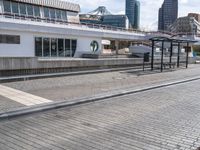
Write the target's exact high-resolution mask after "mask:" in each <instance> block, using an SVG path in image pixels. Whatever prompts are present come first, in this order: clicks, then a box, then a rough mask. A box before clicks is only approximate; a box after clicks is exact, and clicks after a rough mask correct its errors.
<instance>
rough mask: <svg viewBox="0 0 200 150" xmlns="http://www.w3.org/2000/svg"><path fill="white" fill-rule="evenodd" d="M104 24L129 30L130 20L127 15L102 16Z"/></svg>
mask: <svg viewBox="0 0 200 150" xmlns="http://www.w3.org/2000/svg"><path fill="white" fill-rule="evenodd" d="M101 20H102V24H103V25H109V26H113V27H121V28H125V29H128V27H129V20H128V17H127V16H126V15H105V16H102V19H101Z"/></svg>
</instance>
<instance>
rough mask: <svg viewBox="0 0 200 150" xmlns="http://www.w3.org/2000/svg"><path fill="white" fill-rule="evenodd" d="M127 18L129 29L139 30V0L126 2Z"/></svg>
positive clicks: (127, 0)
mask: <svg viewBox="0 0 200 150" xmlns="http://www.w3.org/2000/svg"><path fill="white" fill-rule="evenodd" d="M126 16H127V17H128V19H129V23H130V25H129V27H130V28H133V29H138V28H139V26H140V2H139V1H137V0H126Z"/></svg>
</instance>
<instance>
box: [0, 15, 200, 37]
mask: <svg viewBox="0 0 200 150" xmlns="http://www.w3.org/2000/svg"><path fill="white" fill-rule="evenodd" d="M0 16H3V17H4V18H13V19H19V20H29V21H35V22H44V23H52V24H62V25H73V26H78V27H81V28H91V29H101V30H108V31H121V32H128V33H136V34H143V35H155V36H172V37H173V36H178V35H185V36H192V35H195V36H197V37H200V34H194V33H191V32H189V33H186V32H183V33H172V32H168V31H142V30H137V29H126V28H122V27H115V26H109V25H102V24H91V23H76V22H68V21H65V20H60V19H50V18H41V17H34V16H24V15H19V14H12V13H0Z"/></svg>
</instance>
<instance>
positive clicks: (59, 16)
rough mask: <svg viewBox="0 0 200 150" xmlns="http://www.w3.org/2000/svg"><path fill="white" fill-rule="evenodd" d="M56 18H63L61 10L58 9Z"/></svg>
mask: <svg viewBox="0 0 200 150" xmlns="http://www.w3.org/2000/svg"><path fill="white" fill-rule="evenodd" d="M56 18H57V19H58V20H61V11H60V10H56Z"/></svg>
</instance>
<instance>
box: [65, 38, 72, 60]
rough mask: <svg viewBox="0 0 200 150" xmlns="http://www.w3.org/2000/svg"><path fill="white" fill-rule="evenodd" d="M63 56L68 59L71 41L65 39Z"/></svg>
mask: <svg viewBox="0 0 200 150" xmlns="http://www.w3.org/2000/svg"><path fill="white" fill-rule="evenodd" d="M65 56H66V57H70V56H71V40H70V39H65Z"/></svg>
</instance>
